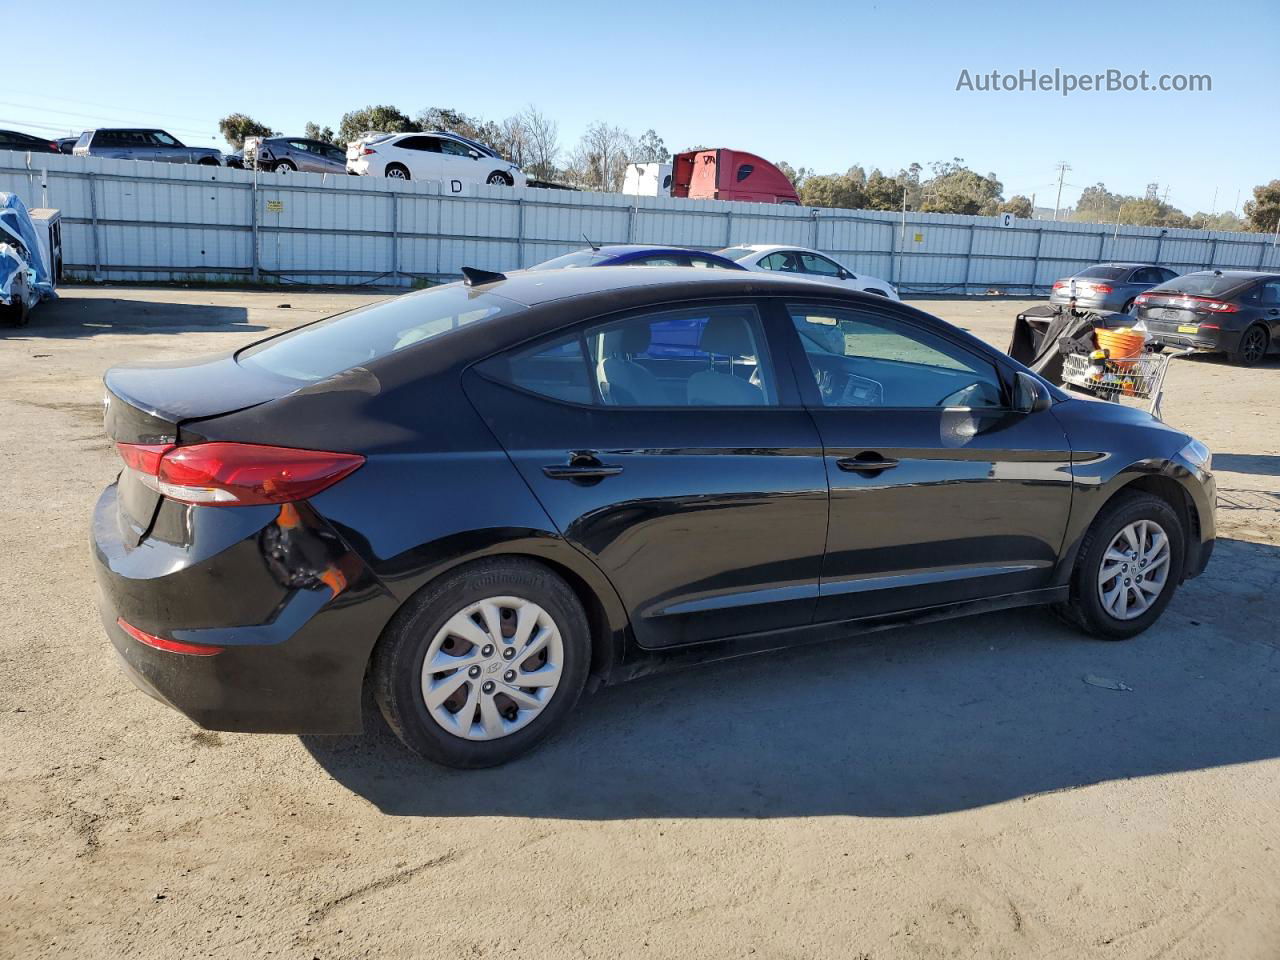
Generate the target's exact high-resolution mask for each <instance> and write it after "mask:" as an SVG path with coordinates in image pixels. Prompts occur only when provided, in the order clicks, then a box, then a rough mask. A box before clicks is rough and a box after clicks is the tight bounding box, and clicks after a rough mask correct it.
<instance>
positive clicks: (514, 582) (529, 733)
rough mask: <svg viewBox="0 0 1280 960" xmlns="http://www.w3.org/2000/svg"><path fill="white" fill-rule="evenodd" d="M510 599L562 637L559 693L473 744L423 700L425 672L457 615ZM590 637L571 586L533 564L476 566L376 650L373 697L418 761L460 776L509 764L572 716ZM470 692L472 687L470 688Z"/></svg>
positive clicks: (415, 605)
mask: <svg viewBox="0 0 1280 960" xmlns="http://www.w3.org/2000/svg"><path fill="white" fill-rule="evenodd" d="M500 596H511V597H519V598H521V599H524V600H529V601H532V602H533V603H536V604H538V605H539V606H540V607H542V608H543V610H545V611H546V612H547V614H549V615H550V616H551V618H552V619H553V620H554V621H555V625H556V627H557V628H558V629H559V632H560V637H561V640H562V642H563V648H564V667H563V670H562V673H561V678H560V681H559V685H558V686H557V687H556V689H555V691H554V693H553V694H552V695H551V699H550V700H549V701H548V702H547V704H546V706H544V707H543V708H542V709H541V711H540V712H539V713H538V714H537V715H536V716H534V718H533V719H532V720H531V721H530V722H529V723H528V724H527V725H526V726H524V727H521V728H520V729H518V730H516V731H514V732H512V733H510V734H507V735H506V736H502V737H499V738H497V739H493V740H469V739H464V738H463V737H462V736H461V735H459V734H454V733H450V732H449V731H448V730H445V729H444V727H442V726H441V725H440V723H438V722H437V721H436V720H435V719H434V718H433V717H432V715H431V714H430V712H429V711H428V709H427V705H426V702H425V700H424V698H423V692H422V666H423V660H424V658H425V656H426V654H427V650H428V648H429V647H430V645H431V642H432V639H433V638H434V637H435V635H436V633H437V632H438V631H440V630H441V629H442V628H443V627H444V625H445V624H446V623H447V622H448V620H449V619H450V618H451V617H453V616H454V614H456V613H458V612H460V611H462V610H465V609H466V607H468V606H469V605H471V604H473V603H476V602H477V601H480V600H484V599H486V598H488V597H500ZM590 660H591V634H590V628H589V627H588V625H587V616H586V613H585V612H584V611H583V609H582V604H581V603H580V602H579V601H578V598H577V596H576V595H575V594H574V592H573V590H572V589H570V587H569V585H568V584H566V583H565V582H564V581H563V580H562V579H560V577H558V576H557V575H556V574H555V573H553V572H552V571H551V570H549V569H547V568H546V567H545V566H543V565H542V564H540V563H537V562H536V561H532V560H523V559H517V558H499V559H493V560H479V561H476V562H475V563H470V564H466V565H465V566H463V567H460V568H458V569H457V570H454V571H451V572H450V573H447V574H445V575H444V576H442V577H440V578H439V579H438V580H436V581H434V582H432V583H430V584H428V585H427V586H425V587H423V588H422V589H421V590H419V591H418V593H417V594H415V595H414V596H413V597H412V598H410V599H409V600H408V601H407V602H406V603H405V605H404V606H403V607H401V608H400V610H399V611H398V612H397V613H396V616H395V617H394V618H393V620H392V622H391V623H390V624H389V625H388V627H387V629H386V630H385V631H384V633H383V635H382V637H381V639H380V640H379V641H378V646H377V648H376V649H375V650H374V655H373V663H372V666H371V669H370V678H371V681H372V687H373V695H374V699H375V700H376V702H377V704H378V707H379V709H380V710H381V711H382V715H383V716H384V717H385V718H386V721H387V725H388V726H390V727H391V729H392V730H393V731H395V734H396V736H398V737H399V738H400V739H401V740H402V741H403V742H404V744H405V745H406V746H407V747H409V749H411V750H413V751H414V752H415V753H417V754H419V755H420V756H422V757H425V758H426V759H428V760H431V761H434V762H435V763H439V764H443V765H445V766H448V767H457V768H461V769H475V768H478V767H492V766H497V765H498V764H501V763H506V762H507V761H509V760H512V759H514V758H516V757H518V756H520V755H522V754H524V753H527V752H528V751H529V750H531V749H533V747H534V746H536V745H537V744H538V743H540V742H541V741H542V740H544V739H545V738H546V737H547V736H549V735H550V734H551V733H552V732H553V731H554V730H555V729H556V728H558V727H559V726H560V725H561V724H562V723H563V722H564V721H565V719H566V718H567V717H568V716H569V714H570V713H571V712H572V711H573V708H574V706H575V705H576V704H577V702H578V698H579V697H580V696H581V694H582V690H583V687H584V686H585V685H586V682H587V673H588V670H589V668H590ZM468 685H469V684H468Z"/></svg>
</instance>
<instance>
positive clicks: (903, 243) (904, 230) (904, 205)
mask: <svg viewBox="0 0 1280 960" xmlns="http://www.w3.org/2000/svg"><path fill="white" fill-rule="evenodd" d="M906 244H907V188H906V187H903V188H902V236H901V237H900V238H899V239H898V249H899V250H905V249H906Z"/></svg>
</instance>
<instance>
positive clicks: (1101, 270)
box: [1076, 267, 1130, 280]
mask: <svg viewBox="0 0 1280 960" xmlns="http://www.w3.org/2000/svg"><path fill="white" fill-rule="evenodd" d="M1129 269H1130V268H1129V267H1090V268H1089V269H1088V270H1081V271H1080V272H1079V273H1077V274H1076V276H1077V277H1083V278H1084V279H1086V280H1119V279H1120V278H1121V277H1123V276H1124V275H1125V274H1126V273H1128V272H1129Z"/></svg>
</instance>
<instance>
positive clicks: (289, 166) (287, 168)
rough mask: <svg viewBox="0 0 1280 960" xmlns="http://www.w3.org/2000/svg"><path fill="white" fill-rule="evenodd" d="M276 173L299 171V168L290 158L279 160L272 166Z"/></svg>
mask: <svg viewBox="0 0 1280 960" xmlns="http://www.w3.org/2000/svg"><path fill="white" fill-rule="evenodd" d="M271 169H272V170H273V171H275V172H276V173H297V172H298V168H297V167H295V166H294V165H293V162H292V161H290V160H278V161H276V165H275V166H274V167H272V168H271Z"/></svg>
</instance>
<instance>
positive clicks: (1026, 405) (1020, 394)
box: [1013, 370, 1053, 413]
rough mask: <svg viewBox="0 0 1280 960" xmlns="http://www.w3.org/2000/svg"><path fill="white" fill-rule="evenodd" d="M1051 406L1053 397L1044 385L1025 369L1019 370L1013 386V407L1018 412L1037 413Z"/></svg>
mask: <svg viewBox="0 0 1280 960" xmlns="http://www.w3.org/2000/svg"><path fill="white" fill-rule="evenodd" d="M1051 406H1053V397H1052V396H1050V394H1049V391H1048V389H1046V387H1045V385H1044V384H1043V383H1041V382H1040V381H1039V380H1037V379H1036V378H1035V377H1033V376H1032V375H1031V374H1029V373H1027V372H1026V371H1025V370H1019V371H1018V378H1017V381H1016V384H1015V386H1014V398H1013V408H1014V409H1015V410H1017V411H1018V412H1019V413H1039V412H1040V411H1042V410H1048V409H1049V408H1050V407H1051Z"/></svg>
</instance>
